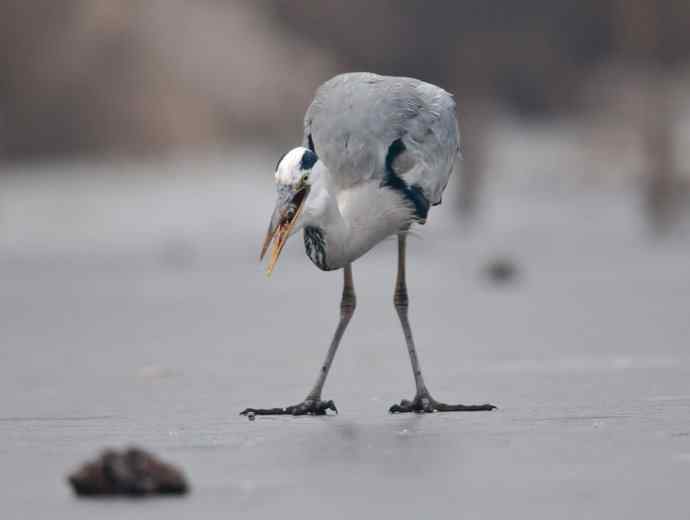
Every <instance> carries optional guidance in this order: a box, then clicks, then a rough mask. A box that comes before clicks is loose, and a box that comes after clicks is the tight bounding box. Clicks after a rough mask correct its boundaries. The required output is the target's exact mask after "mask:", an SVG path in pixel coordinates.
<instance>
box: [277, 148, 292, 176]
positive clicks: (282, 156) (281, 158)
mask: <svg viewBox="0 0 690 520" xmlns="http://www.w3.org/2000/svg"><path fill="white" fill-rule="evenodd" d="M289 151H290V150H288V151H287V152H285V153H284V154H283V155H281V156H280V159H278V162H277V163H276V167H275V171H278V166H280V161H282V160H283V158H284V157H285V156H286V155H287V154H288V152H289Z"/></svg>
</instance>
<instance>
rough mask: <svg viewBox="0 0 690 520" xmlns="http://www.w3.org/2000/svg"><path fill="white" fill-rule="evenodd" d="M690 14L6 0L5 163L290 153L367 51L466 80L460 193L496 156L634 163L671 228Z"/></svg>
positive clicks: (610, 166)
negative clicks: (322, 93)
mask: <svg viewBox="0 0 690 520" xmlns="http://www.w3.org/2000/svg"><path fill="white" fill-rule="evenodd" d="M688 19H690V6H689V4H688V3H687V2H685V1H683V0H661V1H654V0H632V1H623V0H605V1H594V0H592V1H575V0H558V1H546V0H529V1H527V2H521V3H520V4H519V5H518V4H515V3H514V2H510V1H507V0H506V1H497V2H490V3H480V2H469V1H468V2H465V1H438V2H435V3H434V5H433V8H430V7H429V6H428V5H426V4H425V3H423V2H419V1H408V0H403V1H397V0H380V1H377V2H373V3H371V2H357V1H354V2H318V1H309V0H306V1H301V2H299V3H298V4H295V3H294V2H289V1H287V0H273V1H268V0H261V1H257V2H253V1H252V2H250V1H242V0H235V1H222V0H202V1H199V2H193V3H192V2H184V1H182V0H166V1H163V0H153V1H150V2H110V1H108V0H66V1H64V2H60V3H59V4H57V3H54V2H49V1H42V0H28V1H22V2H20V1H11V0H5V1H4V2H1V3H0V39H1V40H0V72H1V73H0V161H1V163H0V167H1V168H2V169H1V170H0V171H2V172H11V171H12V169H13V168H16V167H17V166H19V165H27V164H37V163H40V164H42V165H48V164H54V165H58V164H64V163H65V162H66V161H72V162H73V161H88V162H91V163H93V162H97V163H103V162H104V161H117V160H123V159H126V160H134V161H150V160H155V159H161V158H165V159H170V158H180V157H190V156H194V157H197V158H198V157H200V156H208V155H209V154H212V155H213V154H215V155H217V154H221V155H225V156H226V157H228V158H230V157H231V156H232V155H233V154H234V153H238V151H241V150H246V149H247V147H253V148H257V147H261V148H266V150H267V152H266V153H270V154H272V155H273V156H279V155H280V150H282V149H283V148H285V147H286V146H291V145H293V144H295V143H296V142H298V140H299V136H300V125H301V118H302V115H303V113H304V110H305V108H306V106H307V105H308V103H309V101H310V99H311V96H312V95H313V92H314V90H315V88H316V87H317V86H318V85H319V84H320V83H321V82H323V81H324V80H325V79H327V78H329V77H330V76H332V75H334V74H336V73H339V72H343V71H352V70H368V71H375V72H379V73H382V74H393V75H405V76H413V77H418V78H422V79H425V80H427V81H430V82H432V83H435V84H438V85H441V86H443V87H444V88H446V89H447V90H449V91H451V92H453V93H454V94H455V96H456V98H457V101H458V110H459V115H460V117H461V130H462V133H463V135H464V149H465V158H466V160H465V163H464V167H463V169H462V176H463V181H464V182H463V189H462V195H461V198H460V200H459V202H458V204H459V205H460V207H461V208H464V209H466V210H471V209H473V208H474V206H475V205H476V204H477V203H478V200H479V195H480V192H481V189H482V185H483V184H482V183H483V179H485V178H486V177H490V176H492V175H498V176H505V177H510V178H516V177H523V178H524V177H525V176H536V177H538V178H539V181H538V182H541V181H542V180H543V181H544V182H552V181H553V180H554V179H556V178H559V177H566V178H572V177H577V178H578V180H583V181H587V182H601V181H603V180H609V179H611V178H616V179H625V181H626V182H629V183H637V184H638V187H639V189H640V190H641V211H647V212H648V216H649V218H650V219H651V222H652V223H653V225H654V226H656V228H657V230H659V229H666V228H667V227H668V225H669V224H670V221H671V220H673V219H674V218H675V216H677V213H678V210H679V206H683V205H687V200H686V199H687V197H686V196H685V193H686V192H687V184H688V173H687V172H688V170H689V169H690V168H688V162H690V157H688V152H687V147H686V146H683V145H682V143H683V142H684V141H685V142H688V139H690V138H689V135H690V108H689V106H690V105H689V100H688V92H690V89H689V88H688V84H689V82H690V73H689V70H690V69H689V67H688V63H690V61H689V59H690V31H688ZM262 153H263V152H262ZM58 169H59V168H58Z"/></svg>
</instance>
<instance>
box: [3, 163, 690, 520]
mask: <svg viewBox="0 0 690 520" xmlns="http://www.w3.org/2000/svg"><path fill="white" fill-rule="evenodd" d="M273 162H274V161H273V158H267V159H266V160H265V161H264V160H257V161H251V160H249V159H247V158H240V159H237V160H234V161H233V160H228V161H227V163H223V165H222V166H219V164H216V163H213V162H211V163H208V164H207V163H198V162H190V163H182V164H175V165H169V166H166V165H151V166H149V167H146V168H143V169H144V170H145V172H144V173H143V175H140V176H134V175H126V174H118V173H117V172H114V171H109V169H108V168H105V169H104V170H105V171H97V172H88V173H90V177H88V178H87V177H86V176H85V175H84V174H85V173H87V172H86V171H85V170H88V167H86V166H82V167H79V168H76V169H75V170H76V171H75V172H65V173H61V174H58V175H51V174H49V173H48V172H33V173H32V174H30V175H21V176H20V175H10V176H7V177H4V178H0V461H1V467H0V503H1V504H2V515H1V516H2V517H3V518H6V519H13V518H55V519H60V518H64V519H79V518H84V519H92V518H99V519H100V518H233V517H235V518H293V517H300V518H336V519H337V518H353V517H360V518H376V517H379V518H412V519H417V518H433V517H436V516H439V517H441V518H451V517H452V518H502V517H510V518H530V519H532V520H536V519H548V520H553V519H555V518H558V519H561V518H626V519H631V518H640V519H643V518H644V519H646V518H650V517H653V516H654V517H661V518H681V517H685V516H686V515H687V514H688V511H689V510H690V508H689V506H688V504H689V503H690V502H689V501H688V497H687V488H688V482H690V362H689V361H690V354H689V350H688V348H689V346H690V342H689V339H690V314H689V306H690V245H689V244H688V241H687V239H686V240H684V239H683V238H682V237H677V238H672V239H669V240H666V241H654V240H650V237H649V236H648V235H647V234H646V232H645V229H644V227H643V225H642V222H641V220H640V218H639V216H638V214H637V210H638V200H637V199H636V198H635V194H634V193H631V192H628V191H625V190H620V189H612V190H609V191H603V192H601V191H596V192H595V191H594V190H589V189H588V188H582V189H578V190H574V189H572V190H571V189H562V190H556V191H557V193H548V194H547V193H543V192H541V193H540V192H534V190H529V191H528V190H525V189H524V187H523V188H519V187H512V188H509V189H502V190H498V189H495V190H493V191H490V193H489V195H487V198H486V199H485V202H486V206H485V211H484V212H483V214H482V215H481V217H480V219H479V222H477V223H476V224H475V225H474V226H472V227H471V228H469V229H468V228H467V226H464V227H463V226H459V225H458V221H457V218H458V216H457V214H456V213H455V211H454V208H453V201H452V197H448V198H447V199H446V201H445V203H444V205H443V206H441V207H439V208H434V211H433V212H432V214H431V218H430V222H429V224H428V225H427V226H425V227H424V228H422V229H420V230H419V239H411V240H410V255H409V256H410V266H409V286H410V296H411V321H412V325H413V329H414V332H415V335H416V340H417V343H418V347H419V351H420V358H421V362H422V366H423V368H424V370H425V372H426V378H427V382H428V383H429V386H430V389H431V391H432V392H433V393H434V394H435V396H436V397H437V398H439V399H441V400H447V401H449V402H454V401H460V402H466V403H473V402H477V403H483V402H492V403H494V404H496V405H498V406H499V410H498V411H495V412H491V413H477V414H434V415H429V416H422V415H399V416H391V415H389V414H388V413H387V412H386V410H387V409H388V406H389V405H390V404H392V403H393V402H396V401H399V400H400V399H401V398H403V397H404V398H410V397H412V393H413V385H412V375H411V372H410V368H409V362H408V360H407V353H406V350H405V348H404V343H403V338H402V334H401V332H400V330H399V326H398V323H397V318H396V316H395V312H394V309H393V306H392V289H393V285H392V284H393V279H394V275H395V273H394V270H393V269H394V265H395V263H394V262H395V256H394V255H395V242H394V241H388V242H385V243H383V244H381V245H380V246H379V247H378V248H377V249H376V250H375V251H373V252H372V253H371V254H369V255H368V256H366V257H365V258H364V259H362V260H361V261H359V262H357V263H356V264H355V267H354V276H355V287H356V290H357V294H358V308H357V312H356V314H355V317H354V319H353V321H352V324H351V325H350V328H349V330H348V331H347V334H346V336H345V340H344V343H343V345H342V348H341V351H340V352H339V353H338V355H337V357H336V361H335V364H334V368H333V370H332V374H331V377H330V379H329V381H328V383H327V385H326V389H325V394H324V397H325V398H328V399H334V400H335V402H336V404H337V405H338V408H339V410H340V412H341V413H340V415H338V416H329V417H321V418H310V417H307V418H291V417H274V418H270V417H257V418H256V420H255V421H253V422H250V421H248V420H247V419H246V418H244V417H240V416H239V415H238V412H239V411H241V410H242V409H243V408H245V407H247V406H259V407H267V406H282V405H288V404H294V403H296V402H298V401H299V400H301V399H302V398H303V397H304V395H305V393H306V392H307V390H308V389H309V387H310V386H311V384H312V383H313V381H314V379H315V377H316V371H317V369H318V366H319V364H320V362H321V360H322V357H323V355H324V354H325V350H326V347H327V344H328V341H329V339H330V335H331V333H332V330H333V328H334V326H335V323H336V319H337V315H338V298H339V292H340V275H339V273H322V272H320V271H317V270H316V269H315V268H314V267H313V266H312V265H311V263H310V262H309V261H308V260H307V259H306V258H305V257H304V253H303V247H302V245H301V243H300V241H299V240H294V239H293V240H292V241H291V242H290V243H289V245H288V247H287V249H286V251H285V253H284V255H283V258H281V261H280V262H279V264H278V266H277V268H276V270H275V272H274V274H273V277H272V278H271V279H270V280H268V279H266V277H265V276H264V275H263V271H262V269H263V268H262V266H260V265H259V264H258V263H257V255H258V248H259V245H260V242H261V238H262V234H263V233H264V231H265V228H266V225H267V222H268V217H269V215H270V212H271V209H272V203H273V193H272V187H271V174H270V170H271V167H272V163H273ZM239 165H241V166H239ZM171 169H172V170H175V171H163V170H171ZM178 170H179V171H178ZM184 170H190V171H184ZM235 170H236V171H235ZM242 173H244V175H242ZM455 188H456V187H455V186H454V185H451V186H450V187H449V190H453V189H455ZM551 191H553V190H551ZM497 255H499V256H501V257H508V258H511V259H512V260H513V261H514V262H515V263H516V265H517V268H518V276H517V278H516V280H515V282H514V283H510V284H506V285H504V286H496V285H492V284H491V283H490V281H489V280H487V279H486V278H485V277H484V276H483V273H484V272H485V271H484V266H485V265H486V263H487V262H488V261H490V260H491V259H493V258H495V257H496V256H497ZM131 443H134V444H138V445H141V446H143V447H145V448H147V449H151V450H152V451H154V452H156V453H158V454H159V455H161V456H162V457H163V458H165V459H166V460H170V461H171V462H173V463H176V464H179V465H180V466H182V467H183V468H184V469H185V471H186V473H187V475H188V477H189V479H190V482H191V485H192V493H191V494H190V495H189V496H188V497H186V498H183V499H160V500H150V501H134V502H130V501H124V500H115V501H83V500H78V499H76V498H74V497H73V496H72V494H71V492H70V490H69V488H68V487H67V485H66V484H65V481H64V477H65V475H66V474H67V473H68V472H69V471H70V470H71V469H73V468H74V467H75V466H76V465H78V464H79V463H80V462H82V461H83V460H85V459H87V458H89V457H92V456H93V455H95V453H97V452H98V451H99V450H100V449H101V448H103V447H106V446H116V447H120V446H123V445H128V444H131ZM355 515H356V516H355ZM441 515H442V516H441Z"/></svg>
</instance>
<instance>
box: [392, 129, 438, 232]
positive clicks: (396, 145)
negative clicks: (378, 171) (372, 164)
mask: <svg viewBox="0 0 690 520" xmlns="http://www.w3.org/2000/svg"><path fill="white" fill-rule="evenodd" d="M406 149H407V148H406V147H405V143H403V142H402V139H396V140H395V141H393V142H392V143H391V145H390V146H389V147H388V153H386V163H385V165H386V174H385V176H384V177H383V181H381V186H383V187H386V188H390V189H392V190H395V191H397V192H399V193H400V195H402V197H403V198H404V199H406V200H407V201H408V202H410V203H411V204H412V206H413V207H414V213H415V217H417V220H418V221H419V222H420V223H424V221H425V220H426V217H427V215H428V214H429V201H428V200H427V198H426V197H425V196H424V192H422V189H421V188H420V187H419V186H408V184H407V183H406V182H405V181H404V180H403V179H402V178H401V177H399V176H398V174H397V173H395V170H393V161H395V159H396V157H398V156H399V155H400V154H401V153H403V152H404V151H405V150H406Z"/></svg>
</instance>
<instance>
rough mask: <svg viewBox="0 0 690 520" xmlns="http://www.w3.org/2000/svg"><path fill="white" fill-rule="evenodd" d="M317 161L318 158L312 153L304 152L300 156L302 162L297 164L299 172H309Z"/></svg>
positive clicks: (309, 151)
mask: <svg viewBox="0 0 690 520" xmlns="http://www.w3.org/2000/svg"><path fill="white" fill-rule="evenodd" d="M318 160H319V158H318V157H317V155H316V154H315V153H314V152H312V151H311V150H305V151H304V154H302V160H301V161H300V162H299V168H300V170H311V169H312V168H313V167H314V165H315V164H316V161H318Z"/></svg>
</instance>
